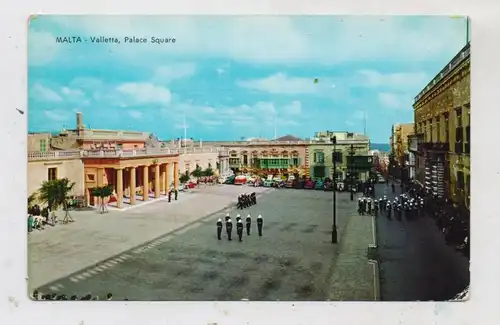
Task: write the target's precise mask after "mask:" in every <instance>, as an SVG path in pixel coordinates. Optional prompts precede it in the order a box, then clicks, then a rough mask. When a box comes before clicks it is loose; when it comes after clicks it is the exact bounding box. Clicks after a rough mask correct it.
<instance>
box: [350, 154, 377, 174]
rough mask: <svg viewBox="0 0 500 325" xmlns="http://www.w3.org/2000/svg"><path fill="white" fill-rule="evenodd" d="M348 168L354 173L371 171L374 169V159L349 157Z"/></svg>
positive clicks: (369, 157)
mask: <svg viewBox="0 0 500 325" xmlns="http://www.w3.org/2000/svg"><path fill="white" fill-rule="evenodd" d="M347 166H348V167H350V168H351V169H352V170H353V171H369V170H371V169H372V167H373V157H372V156H347Z"/></svg>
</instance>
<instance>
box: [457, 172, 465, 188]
mask: <svg viewBox="0 0 500 325" xmlns="http://www.w3.org/2000/svg"><path fill="white" fill-rule="evenodd" d="M464 185H465V184H464V172H461V171H458V172H457V188H458V189H460V190H463V189H464Z"/></svg>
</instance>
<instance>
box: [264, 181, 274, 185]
mask: <svg viewBox="0 0 500 325" xmlns="http://www.w3.org/2000/svg"><path fill="white" fill-rule="evenodd" d="M273 184H274V181H272V180H269V179H266V180H265V181H264V187H272V186H273Z"/></svg>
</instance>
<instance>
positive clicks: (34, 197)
mask: <svg viewBox="0 0 500 325" xmlns="http://www.w3.org/2000/svg"><path fill="white" fill-rule="evenodd" d="M37 195H38V193H37V192H34V193H33V194H31V195H30V196H28V214H34V212H33V206H34V205H35V204H34V203H35V202H36V200H37Z"/></svg>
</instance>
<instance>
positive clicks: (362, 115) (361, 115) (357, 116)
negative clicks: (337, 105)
mask: <svg viewBox="0 0 500 325" xmlns="http://www.w3.org/2000/svg"><path fill="white" fill-rule="evenodd" d="M351 118H352V119H354V120H362V119H365V118H366V119H368V114H367V113H366V111H362V110H357V111H354V112H353V113H352V114H351Z"/></svg>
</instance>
